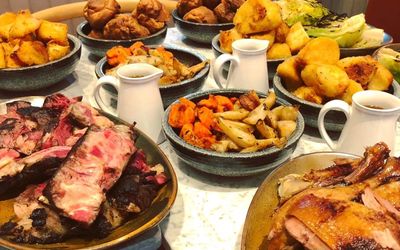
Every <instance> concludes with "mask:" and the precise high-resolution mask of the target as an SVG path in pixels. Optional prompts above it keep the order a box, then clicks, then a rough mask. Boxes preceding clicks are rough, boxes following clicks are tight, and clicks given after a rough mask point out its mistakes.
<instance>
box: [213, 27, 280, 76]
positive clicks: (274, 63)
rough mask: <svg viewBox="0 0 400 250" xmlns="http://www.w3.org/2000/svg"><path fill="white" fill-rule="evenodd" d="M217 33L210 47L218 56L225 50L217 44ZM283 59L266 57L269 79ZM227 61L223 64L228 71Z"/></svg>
mask: <svg viewBox="0 0 400 250" xmlns="http://www.w3.org/2000/svg"><path fill="white" fill-rule="evenodd" d="M219 36H220V35H219V34H218V35H216V36H215V37H214V38H213V39H212V42H211V47H212V51H213V53H214V56H215V57H218V56H220V55H222V54H224V53H225V52H224V51H223V50H222V49H221V47H220V45H219ZM284 60H285V59H268V58H267V65H268V78H269V79H270V80H272V79H273V77H274V75H275V73H276V68H277V67H278V65H279V64H281V63H282V62H283V61H284ZM229 65H230V64H229V63H225V64H224V70H225V71H228V70H229Z"/></svg>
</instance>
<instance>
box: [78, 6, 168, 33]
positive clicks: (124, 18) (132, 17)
mask: <svg viewBox="0 0 400 250" xmlns="http://www.w3.org/2000/svg"><path fill="white" fill-rule="evenodd" d="M120 10H121V7H120V5H119V4H118V2H117V1H115V0H88V2H87V4H86V6H85V8H84V16H85V18H86V20H87V21H88V22H89V24H90V27H91V28H92V31H91V32H90V33H89V36H90V37H93V38H98V39H99V38H101V39H114V40H128V39H134V38H140V37H146V36H149V35H150V34H154V33H156V32H157V31H159V30H161V29H162V28H164V27H165V25H166V24H165V23H166V22H167V21H168V20H169V18H170V15H169V12H168V11H167V9H166V8H165V6H164V5H163V4H161V3H160V2H159V1H157V0H140V1H139V2H138V4H137V6H136V8H135V9H134V10H133V12H132V13H120Z"/></svg>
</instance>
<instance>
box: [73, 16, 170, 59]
mask: <svg viewBox="0 0 400 250" xmlns="http://www.w3.org/2000/svg"><path fill="white" fill-rule="evenodd" d="M90 31H92V29H91V28H90V25H89V23H88V22H87V21H84V22H82V23H80V24H79V25H78V27H76V33H77V35H78V38H79V39H80V40H81V41H82V43H83V45H85V47H86V48H87V50H88V51H89V52H90V53H91V54H94V55H96V56H98V57H103V56H105V55H106V52H107V50H109V49H111V48H112V47H114V46H118V45H121V46H124V47H129V46H131V45H132V44H133V43H135V42H142V43H144V44H145V45H152V44H154V45H156V44H162V43H163V42H164V39H165V37H166V35H167V25H165V26H164V28H163V29H162V30H160V31H158V32H156V33H154V34H151V35H150V36H146V37H141V38H135V39H129V40H109V39H99V38H92V37H89V36H88V34H89V33H90Z"/></svg>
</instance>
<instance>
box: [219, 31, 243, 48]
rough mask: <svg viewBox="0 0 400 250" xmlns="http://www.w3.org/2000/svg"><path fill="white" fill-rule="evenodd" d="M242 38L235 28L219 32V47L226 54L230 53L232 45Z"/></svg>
mask: <svg viewBox="0 0 400 250" xmlns="http://www.w3.org/2000/svg"><path fill="white" fill-rule="evenodd" d="M242 38H243V35H242V34H240V33H239V32H238V31H237V29H235V28H233V29H230V30H226V31H221V32H220V37H219V45H220V47H221V49H222V50H223V51H225V52H227V53H232V43H233V42H234V41H236V40H239V39H242Z"/></svg>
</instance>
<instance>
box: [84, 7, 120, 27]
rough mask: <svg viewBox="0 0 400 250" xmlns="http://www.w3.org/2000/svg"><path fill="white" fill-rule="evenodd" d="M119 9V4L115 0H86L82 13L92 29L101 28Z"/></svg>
mask: <svg viewBox="0 0 400 250" xmlns="http://www.w3.org/2000/svg"><path fill="white" fill-rule="evenodd" d="M120 9H121V6H120V5H119V4H118V3H117V1H115V0H88V2H87V4H86V5H85V7H84V9H83V14H84V17H85V18H86V20H87V21H88V22H89V24H90V27H92V29H97V30H101V29H103V27H104V25H106V23H108V21H110V20H111V19H112V18H113V17H114V16H115V15H116V14H117V13H119V12H120Z"/></svg>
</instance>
